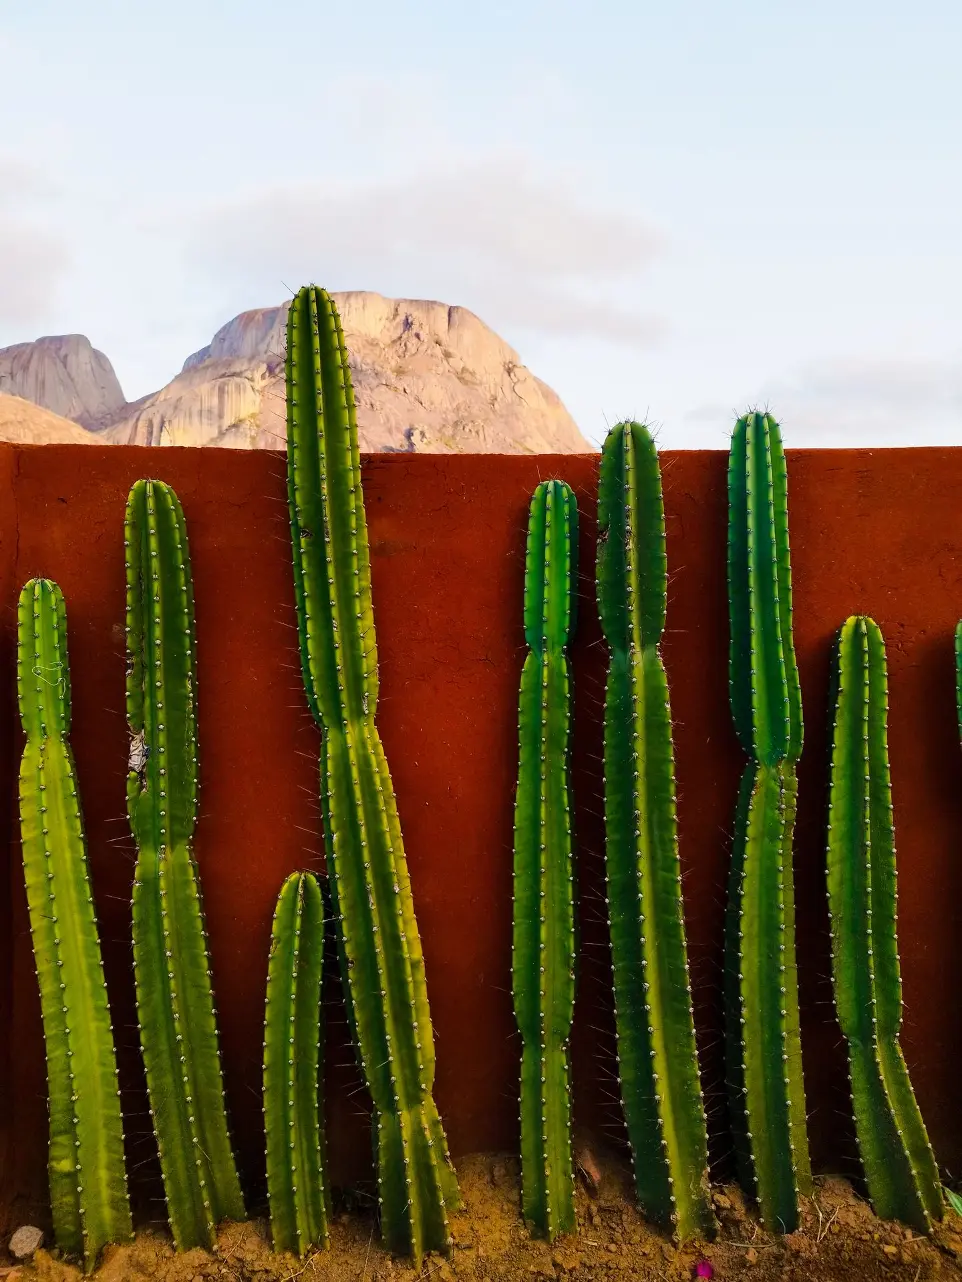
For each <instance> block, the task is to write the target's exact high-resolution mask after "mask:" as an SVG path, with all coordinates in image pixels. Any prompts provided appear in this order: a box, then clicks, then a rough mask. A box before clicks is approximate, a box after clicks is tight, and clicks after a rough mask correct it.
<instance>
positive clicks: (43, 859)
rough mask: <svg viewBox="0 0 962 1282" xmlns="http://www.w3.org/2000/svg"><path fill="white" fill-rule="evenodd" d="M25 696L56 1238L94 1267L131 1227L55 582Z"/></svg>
mask: <svg viewBox="0 0 962 1282" xmlns="http://www.w3.org/2000/svg"><path fill="white" fill-rule="evenodd" d="M17 694H18V702H19V706H20V719H21V721H22V723H23V729H24V733H25V734H26V736H27V742H26V744H25V746H24V750H23V758H22V760H21V763H20V832H21V839H22V842H23V870H24V878H25V881H26V887H27V903H28V907H29V911H30V933H31V935H32V937H33V950H34V959H35V961H36V964H37V978H38V980H39V982H40V998H41V1008H42V1011H43V1031H44V1039H45V1042H46V1048H47V1091H48V1098H49V1105H50V1150H49V1153H50V1156H49V1171H50V1205H51V1211H52V1213H53V1229H54V1237H55V1238H56V1242H57V1245H58V1246H59V1247H60V1249H61V1250H62V1251H64V1252H66V1253H67V1254H69V1255H77V1256H81V1257H82V1258H83V1261H84V1265H85V1268H86V1269H87V1270H90V1269H92V1268H93V1266H94V1264H95V1263H96V1260H97V1255H98V1253H99V1252H100V1249H101V1248H102V1247H103V1246H105V1245H106V1244H107V1243H108V1242H123V1241H126V1240H127V1239H129V1238H130V1237H131V1236H132V1230H131V1223H130V1207H129V1204H128V1201H127V1177H126V1173H125V1170H124V1136H123V1124H122V1121H121V1113H120V1090H119V1088H118V1085H117V1067H116V1060H115V1056H114V1039H113V1030H112V1029H111V1024H110V1009H109V1006H108V1003H107V989H106V986H105V984H104V974H103V964H102V961H101V957H100V937H99V935H98V931H97V918H96V915H95V912H94V903H93V896H92V894H91V890H90V880H89V875H88V871H87V853H86V849H85V843H84V832H83V821H82V818H81V812H80V797H79V795H78V792H77V778H76V769H75V767H74V761H73V753H72V752H71V750H70V742H69V738H68V736H69V734H70V669H69V665H68V662H67V617H66V610H65V608H64V601H63V594H62V593H61V591H60V588H59V587H58V586H57V585H56V583H51V582H50V581H49V580H48V579H31V580H30V582H29V583H26V584H25V585H24V587H23V590H22V592H21V593H20V602H19V606H18V611H17Z"/></svg>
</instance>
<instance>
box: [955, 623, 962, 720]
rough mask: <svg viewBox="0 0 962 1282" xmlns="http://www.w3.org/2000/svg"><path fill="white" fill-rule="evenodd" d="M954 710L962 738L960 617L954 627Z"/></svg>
mask: <svg viewBox="0 0 962 1282" xmlns="http://www.w3.org/2000/svg"><path fill="white" fill-rule="evenodd" d="M955 710H956V714H957V715H958V718H959V737H960V738H962V619H960V620H959V622H958V623H957V624H956V627H955Z"/></svg>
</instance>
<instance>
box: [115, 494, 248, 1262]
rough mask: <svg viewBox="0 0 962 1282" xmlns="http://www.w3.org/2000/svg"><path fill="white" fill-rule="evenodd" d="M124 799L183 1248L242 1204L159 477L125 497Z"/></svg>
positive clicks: (143, 1021) (191, 690)
mask: <svg viewBox="0 0 962 1282" xmlns="http://www.w3.org/2000/svg"><path fill="white" fill-rule="evenodd" d="M124 546H125V548H126V562H127V653H128V657H127V721H128V724H129V728H130V735H131V743H130V760H129V763H128V774H127V811H128V814H129V816H130V826H131V829H132V831H133V834H134V839H135V841H136V843H137V865H136V869H135V872H134V896H133V940H134V973H135V978H136V987H137V1014H138V1021H139V1027H140V1041H141V1046H142V1048H143V1054H144V1064H145V1067H146V1069H147V1087H148V1090H149V1093H150V1108H151V1114H152V1116H153V1119H154V1130H155V1133H156V1136H157V1145H158V1148H159V1150H160V1164H161V1170H162V1173H163V1178H164V1189H165V1192H166V1194H167V1211H168V1215H169V1218H170V1227H171V1231H172V1232H173V1235H174V1242H175V1243H176V1245H177V1248H178V1249H179V1250H184V1249H186V1248H188V1247H191V1246H206V1247H210V1246H212V1245H213V1244H214V1241H215V1231H216V1228H217V1224H218V1222H219V1221H220V1220H222V1219H225V1218H229V1219H243V1217H244V1203H243V1199H242V1196H241V1190H240V1183H239V1181H238V1178H237V1170H236V1168H235V1165H234V1158H233V1154H232V1152H231V1146H230V1138H229V1136H228V1133H227V1118H226V1115H225V1109H224V1087H223V1080H222V1077H221V1067H220V1054H219V1050H218V1043H217V1026H216V1021H215V1016H214V1003H213V993H212V987H211V977H210V967H209V963H208V956H207V940H206V936H205V931H204V920H203V911H202V908H201V897H200V885H199V882H198V877H197V869H196V866H195V863H194V856H193V851H192V849H191V841H192V839H193V832H194V824H195V822H196V818H197V727H196V713H195V698H196V681H197V678H196V666H195V658H194V594H193V587H192V582H191V575H190V559H189V556H188V550H187V531H186V527H185V525H184V514H183V511H182V510H181V506H180V502H179V501H178V499H177V496H176V494H174V492H173V490H172V489H171V488H170V487H169V486H168V485H165V484H164V483H163V482H161V481H137V482H136V483H135V485H134V486H133V488H132V489H131V491H130V497H129V499H128V501H127V517H126V528H125V537H124Z"/></svg>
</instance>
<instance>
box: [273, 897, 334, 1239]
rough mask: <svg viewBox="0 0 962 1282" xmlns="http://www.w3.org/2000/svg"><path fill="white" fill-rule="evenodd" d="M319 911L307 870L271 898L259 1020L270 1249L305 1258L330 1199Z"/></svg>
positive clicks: (322, 1231)
mask: <svg viewBox="0 0 962 1282" xmlns="http://www.w3.org/2000/svg"><path fill="white" fill-rule="evenodd" d="M323 954H324V907H323V904H322V901H321V888H320V886H319V885H318V884H317V879H316V878H315V877H313V876H312V875H311V874H310V873H309V872H301V873H293V874H292V875H291V876H290V877H288V878H287V880H286V881H285V882H284V885H283V886H282V887H281V892H280V894H279V895H278V898H277V908H276V910H275V912H274V927H273V931H272V933H271V955H270V963H269V966H268V978H267V1008H266V1013H265V1020H264V1129H265V1131H266V1134H267V1192H268V1197H269V1199H270V1208H271V1236H272V1238H273V1241H274V1250H275V1251H295V1252H297V1254H298V1255H300V1256H304V1255H305V1254H306V1253H307V1251H308V1250H310V1248H311V1247H313V1246H317V1245H322V1246H327V1243H328V1219H329V1209H328V1197H327V1184H326V1180H325V1175H324V1154H323V1148H322V1142H321V1120H320V1109H319V1105H318V1090H319V1076H318V1075H319V1069H320V1057H321V1006H320V1002H321V968H322V964H323Z"/></svg>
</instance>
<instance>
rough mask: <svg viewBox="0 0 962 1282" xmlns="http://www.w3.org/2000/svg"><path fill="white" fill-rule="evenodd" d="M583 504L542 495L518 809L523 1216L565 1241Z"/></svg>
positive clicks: (530, 565) (569, 1209)
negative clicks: (576, 631)
mask: <svg viewBox="0 0 962 1282" xmlns="http://www.w3.org/2000/svg"><path fill="white" fill-rule="evenodd" d="M577 550H578V507H577V503H576V501H575V496H574V494H573V493H572V491H571V490H570V489H569V488H568V486H567V485H565V484H564V482H563V481H544V482H543V483H542V484H541V485H539V486H538V488H537V489H536V490H535V492H534V495H533V497H532V499H531V507H530V515H529V521H528V544H527V554H526V560H525V578H524V630H525V637H526V640H527V643H528V647H529V650H528V654H527V657H526V658H525V661H524V668H523V670H522V673H521V690H520V696H519V711H518V733H519V741H520V753H519V765H518V790H517V798H516V802H515V813H514V946H513V957H512V989H513V994H514V1010H515V1016H516V1018H517V1021H518V1028H519V1030H520V1032H521V1047H522V1049H521V1178H522V1205H523V1210H524V1217H525V1219H526V1220H527V1222H528V1224H529V1225H530V1226H531V1228H532V1229H533V1230H535V1231H536V1232H538V1233H540V1234H542V1235H543V1236H545V1237H547V1238H548V1239H549V1240H552V1239H554V1238H555V1237H556V1236H557V1235H558V1234H559V1233H572V1232H574V1229H575V1206H574V1168H573V1164H572V1157H571V1099H570V1094H571V1082H570V1075H571V1067H570V1062H569V1054H568V1038H569V1035H570V1031H571V1018H572V1014H573V1010H574V998H575V917H574V873H573V869H572V831H571V796H570V783H569V769H568V762H569V755H570V721H571V711H570V679H569V672H568V660H567V657H566V654H565V647H566V646H567V644H568V640H569V637H570V634H571V631H572V629H573V625H574V613H575V600H576V597H575V591H574V579H573V575H572V563H573V562H574V563H575V564H577Z"/></svg>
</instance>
